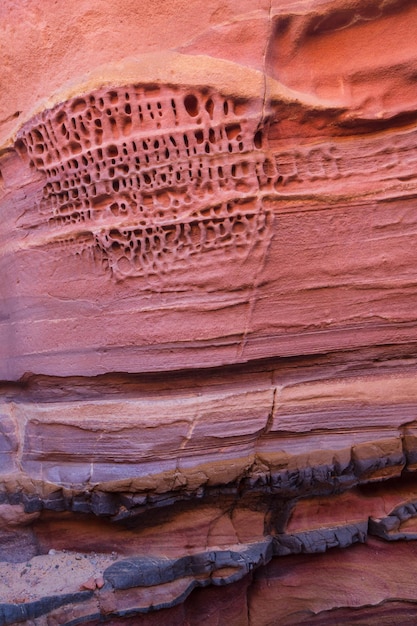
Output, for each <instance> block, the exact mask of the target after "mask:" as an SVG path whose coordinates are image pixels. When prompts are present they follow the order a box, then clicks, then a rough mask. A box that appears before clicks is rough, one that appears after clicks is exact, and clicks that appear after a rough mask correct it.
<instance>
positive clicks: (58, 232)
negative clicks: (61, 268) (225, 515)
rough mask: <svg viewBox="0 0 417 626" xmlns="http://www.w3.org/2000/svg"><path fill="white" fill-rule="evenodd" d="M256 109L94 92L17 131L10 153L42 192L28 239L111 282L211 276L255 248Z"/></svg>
mask: <svg viewBox="0 0 417 626" xmlns="http://www.w3.org/2000/svg"><path fill="white" fill-rule="evenodd" d="M261 112H262V103H261V102H260V101H259V102H258V101H257V100H254V101H249V100H242V99H240V100H239V101H237V102H236V103H234V102H233V100H232V99H230V98H229V99H228V98H226V97H224V96H223V95H222V94H220V93H217V92H211V93H208V90H207V89H206V90H205V91H204V92H203V91H199V90H197V89H194V90H193V91H191V90H189V92H188V93H187V94H186V95H185V96H184V90H183V89H180V88H174V87H168V86H156V85H151V86H147V85H142V86H141V85H134V86H124V87H123V88H115V87H113V88H111V89H104V88H102V89H100V90H97V91H95V92H92V93H90V94H89V95H87V96H82V97H76V98H74V99H73V100H70V101H67V102H64V103H62V104H60V105H58V106H56V107H55V108H54V109H52V110H47V111H44V112H43V113H41V114H40V115H38V116H37V117H36V118H34V119H33V120H32V121H30V122H29V123H27V124H26V125H25V126H24V127H23V128H22V130H21V132H20V134H19V137H18V140H17V141H18V143H19V145H20V146H21V149H24V150H26V151H27V153H28V156H29V158H30V159H31V160H32V162H33V164H34V167H35V168H36V169H37V170H38V171H39V172H42V174H43V175H44V178H45V184H44V187H43V191H42V197H41V199H40V201H39V204H38V206H37V207H36V211H37V213H38V215H40V218H41V219H40V220H39V219H37V222H36V224H35V225H34V226H33V227H34V228H43V229H44V230H45V229H46V230H47V232H48V233H50V235H51V239H53V241H54V242H55V243H56V242H59V241H62V242H65V245H69V246H70V247H71V245H72V248H73V251H74V253H75V254H78V255H80V256H83V257H84V256H85V255H84V252H85V246H86V245H87V246H88V248H89V250H90V252H91V255H92V257H93V258H94V259H95V261H96V262H97V263H98V264H99V266H100V267H104V268H105V269H106V270H107V271H110V272H111V274H112V276H113V277H115V278H116V279H118V280H120V279H125V278H128V277H131V278H134V277H145V278H146V277H149V276H150V275H156V276H162V275H165V274H170V273H172V272H175V271H177V270H180V271H184V270H187V269H188V268H191V269H192V267H193V266H195V267H196V268H198V269H199V270H201V268H202V267H203V266H207V267H211V268H212V270H213V271H216V272H221V271H222V266H221V265H220V264H219V262H218V261H219V258H221V257H226V258H228V259H230V258H235V259H236V261H239V260H241V259H242V258H244V257H245V255H246V256H248V255H249V253H250V254H251V257H252V256H253V255H254V254H256V251H258V252H260V254H262V249H263V248H264V247H265V245H266V241H267V237H268V235H267V233H268V228H269V225H270V223H271V215H270V213H269V211H267V210H265V209H264V207H263V204H262V198H261V196H260V193H259V192H260V190H261V188H262V185H264V184H265V183H267V182H268V181H267V177H266V176H265V168H264V167H263V163H264V160H265V156H264V154H263V153H262V152H261V151H260V150H259V148H260V147H261V143H262V139H261V135H260V131H259V130H258V125H259V120H260V115H261Z"/></svg>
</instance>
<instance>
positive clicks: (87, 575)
mask: <svg viewBox="0 0 417 626" xmlns="http://www.w3.org/2000/svg"><path fill="white" fill-rule="evenodd" d="M116 559H117V555H116V554H115V553H112V554H97V553H95V552H90V553H79V552H69V551H64V550H62V551H61V550H50V552H49V553H48V554H42V555H39V556H35V557H33V558H32V559H30V561H27V562H24V563H5V562H2V563H0V602H16V603H22V602H33V601H34V600H39V599H41V598H44V597H45V596H53V595H59V594H63V593H74V592H77V591H80V589H83V588H84V589H85V587H83V585H84V583H85V582H86V581H88V580H93V581H94V580H98V581H99V583H100V584H99V585H96V586H100V585H101V580H102V575H103V572H104V570H105V569H106V568H107V567H108V566H109V565H111V564H112V563H114V561H115V560H116Z"/></svg>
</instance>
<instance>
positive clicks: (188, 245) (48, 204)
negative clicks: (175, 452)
mask: <svg viewBox="0 0 417 626" xmlns="http://www.w3.org/2000/svg"><path fill="white" fill-rule="evenodd" d="M365 4H366V3H362V4H361V3H357V8H356V9H352V10H351V9H340V8H337V7H334V6H332V5H330V4H329V5H328V4H326V3H321V4H319V5H318V6H317V9H316V10H312V11H311V13H307V14H305V13H304V12H303V13H301V14H299V12H298V10H296V9H295V8H294V7H293V6H288V7H286V6H283V5H279V6H277V7H274V6H272V8H271V12H270V14H268V13H266V11H265V7H262V6H260V7H259V9H258V10H257V11H256V12H255V14H252V13H250V14H245V13H244V11H243V8H242V9H240V10H241V11H242V13H241V14H240V15H239V16H235V17H233V16H232V15H231V14H229V15H228V18H227V20H226V22H227V26H226V25H225V24H223V25H221V26H218V27H216V28H213V27H208V28H207V29H206V30H205V31H204V34H201V35H199V36H197V37H196V38H195V41H194V43H188V44H187V45H186V46H185V45H184V42H183V33H182V32H178V31H177V33H176V38H177V46H176V49H177V50H178V51H179V52H172V51H170V52H168V51H165V52H164V51H162V52H159V53H158V54H156V53H152V54H150V53H149V52H147V53H146V55H145V56H142V57H141V56H140V54H139V53H138V54H137V55H136V57H137V59H136V60H133V59H130V60H128V61H125V62H124V63H123V62H121V61H120V62H119V65H114V64H113V65H111V64H110V63H109V59H107V65H106V66H103V67H100V68H99V69H97V70H96V69H95V68H96V67H97V65H99V63H98V61H97V63H95V64H94V65H93V68H91V71H90V77H89V79H88V80H86V79H85V78H81V77H79V76H80V72H81V66H80V62H77V59H75V60H74V67H73V70H72V74H71V81H72V82H71V84H69V83H68V84H67V85H66V86H64V87H62V81H61V83H60V84H57V85H56V86H55V93H54V92H52V93H51V92H46V93H45V94H44V95H47V96H49V95H50V93H51V97H50V99H49V101H47V103H46V105H45V103H44V104H43V105H42V104H41V103H40V102H37V101H36V97H35V96H34V95H32V96H31V98H29V96H28V98H29V102H28V103H27V104H26V107H25V110H24V111H21V113H19V116H18V117H16V118H13V115H11V119H12V121H13V123H14V128H15V132H14V134H11V135H10V136H9V138H8V145H9V146H10V147H9V148H7V149H6V151H5V152H4V154H3V159H2V161H3V165H2V177H3V185H2V196H3V198H2V215H3V221H2V234H1V238H2V239H1V240H2V241H3V242H4V247H3V254H2V257H1V264H2V265H1V266H2V268H3V269H2V273H3V275H4V276H6V279H5V281H4V284H3V292H4V296H3V299H4V305H3V309H4V311H3V321H2V323H1V328H0V332H1V333H2V345H4V347H5V357H6V358H5V359H4V360H3V363H2V376H3V377H4V378H8V379H15V378H19V377H20V376H21V375H22V374H24V372H26V371H33V372H39V373H46V374H51V375H57V374H58V375H72V374H82V375H95V374H99V373H104V372H107V371H112V370H116V371H130V372H139V371H152V370H166V369H181V368H185V367H187V368H189V367H194V368H195V367H200V366H204V367H207V366H217V365H222V364H224V363H235V362H244V361H247V360H251V359H254V358H264V357H273V356H275V355H277V354H279V355H298V354H310V353H317V352H323V351H328V350H340V349H343V348H347V347H349V348H351V347H361V346H366V345H369V344H371V345H372V344H385V343H391V342H407V341H412V340H414V339H415V331H414V328H415V326H414V321H415V315H414V309H415V307H414V306H413V304H412V303H413V301H414V299H415V295H416V294H415V290H414V287H413V284H412V283H411V284H410V267H412V264H413V259H414V256H415V249H416V246H415V240H414V227H413V224H414V221H413V185H414V183H413V180H414V175H415V167H416V165H415V159H414V157H413V152H414V150H415V142H416V133H415V129H414V126H413V124H412V111H411V109H412V106H413V102H414V101H413V95H412V84H413V83H412V82H410V78H409V73H410V71H411V69H410V67H411V66H412V62H413V58H414V57H413V54H414V53H413V52H412V50H411V48H410V50H409V49H408V48H407V46H408V47H410V46H411V47H412V44H411V43H410V44H407V46H405V48H404V47H403V45H402V44H403V43H404V42H403V38H401V37H400V32H401V33H403V32H404V29H403V27H404V24H407V25H408V28H407V29H406V30H405V35H404V37H405V38H407V37H408V33H409V32H410V33H411V31H410V28H411V25H412V24H413V23H414V22H413V20H414V16H415V14H416V12H415V9H414V8H413V6H412V5H408V4H404V6H402V5H401V6H391V5H390V6H388V5H385V4H384V3H382V4H381V3H380V4H381V6H379V5H377V4H376V3H375V6H373V8H372V10H371V9H370V7H369V6H368V4H369V3H368V4H367V5H366V6H365ZM235 9H236V7H235ZM108 10H109V9H108ZM128 10H130V9H128ZM132 10H133V9H132ZM45 11H46V9H45ZM225 11H226V9H225ZM16 12H18V9H17V8H15V9H13V10H12V9H10V14H9V19H13V15H14V14H15V13H16ZM190 19H191V17H190ZM174 23H175V22H174ZM249 24H253V25H254V28H253V33H252V37H251V38H250V42H251V46H252V47H251V46H250V47H249V48H250V50H251V52H250V54H249V52H248V55H249V56H248V57H243V59H241V57H240V55H239V50H238V49H237V47H236V45H234V44H233V41H236V40H238V41H241V37H243V34H244V33H245V32H246V34H247V31H248V28H249V26H248V25H249ZM245 25H246V26H245ZM268 25H269V26H268ZM245 27H246V31H245ZM19 28H20V29H22V32H25V29H27V28H29V26H28V23H27V22H26V21H23V22H22V24H20V25H19ZM77 28H84V27H83V26H82V24H81V23H80V24H78V22H77ZM89 32H90V35H91V36H93V38H96V39H97V45H99V42H100V41H101V37H102V36H103V32H102V30H101V29H98V30H97V32H96V31H95V30H94V28H92V26H91V24H90V25H89ZM233 33H235V40H234V39H233V36H232V34H233ZM297 33H300V34H297ZM382 33H389V43H390V44H391V46H392V50H393V52H392V54H390V56H389V58H386V56H384V54H383V51H382V50H381V54H379V55H378V54H377V55H371V53H370V50H368V48H365V52H364V54H365V53H366V55H367V56H365V57H364V56H363V55H362V56H360V55H358V54H357V53H356V52H355V54H353V55H348V54H347V46H348V42H349V41H352V48H353V49H354V50H358V49H359V45H358V44H355V42H357V41H364V40H366V41H367V38H368V39H369V40H370V41H371V42H372V41H374V40H375V41H379V40H380V39H381V36H382ZM172 36H174V35H172ZM410 37H411V35H410ZM230 38H231V44H230V46H229V45H228V43H227V42H228V41H229V39H230ZM349 38H352V39H351V40H350V39H349ZM387 38H388V34H387ZM200 40H201V46H202V47H201V48H199V45H200V43H199V42H200ZM51 41H52V35H51ZM407 41H408V40H407ZM260 42H261V43H262V46H261V45H260ZM387 43H388V40H387ZM400 44H401V45H400ZM84 45H85V46H87V42H84V43H82V44H81V47H83V46H84ZM90 45H91V44H90ZM124 46H125V47H126V54H127V53H128V52H129V53H130V51H129V39H128V38H127V39H126V41H125V42H124ZM171 47H175V46H171ZM339 47H340V49H341V50H343V51H344V52H343V54H341V53H339V52H338V53H337V55H336V56H334V60H333V62H332V63H331V64H328V68H327V65H326V67H324V66H323V62H322V61H320V59H328V58H330V57H331V54H333V53H330V50H333V51H335V50H337V51H339ZM385 47H386V48H387V46H385ZM151 48H152V46H151ZM59 49H60V48H59ZM373 49H374V48H372V50H373ZM390 49H391V48H390ZM265 50H266V56H265ZM197 52H198V53H199V54H197ZM202 52H203V53H204V55H203V56H202V55H201V53H202ZM261 53H262V54H261ZM361 54H362V53H361ZM320 55H321V56H320ZM119 56H120V50H119V51H118V54H117V55H116V56H115V57H114V60H115V61H119ZM299 59H303V62H302V63H300V61H299ZM99 60H100V61H101V60H104V59H99ZM243 60H244V62H243ZM39 62H40V63H41V61H39ZM83 63H85V60H84V61H83ZM320 63H321V65H320ZM361 63H362V64H363V65H362V66H361V67H362V68H363V70H362V71H363V76H359V74H358V72H359V70H358V67H359V66H360V64H361ZM396 64H397V65H398V64H401V68H402V69H401V72H400V73H399V74H397V73H396V76H397V79H396V80H398V81H402V83H401V84H402V87H401V88H400V87H398V88H397V87H394V86H393V85H391V84H387V83H386V81H385V79H384V80H382V79H381V80H379V82H378V83H377V85H378V89H379V90H380V91H381V92H382V95H380V94H378V93H377V91H376V90H375V87H374V81H375V80H376V79H375V77H376V76H379V75H381V74H382V75H383V76H385V75H388V74H389V75H391V74H392V72H390V70H389V68H390V67H394V66H395V67H396V66H397V65H396ZM326 68H327V69H326ZM19 71H20V72H22V71H23V68H20V67H19ZM54 71H55V70H54V69H51V72H50V74H51V75H50V77H49V78H48V79H45V80H47V81H49V82H50V81H52V78H53V76H54ZM68 71H69V70H67V72H68ZM407 72H408V73H407ZM358 76H359V77H358ZM337 77H340V79H339V78H337ZM338 80H340V81H342V82H341V86H340V87H339V86H337V89H336V88H334V86H332V85H333V84H334V83H335V82H336V83H337V81H338ZM77 81H78V83H77ZM323 85H329V88H328V89H329V92H327V91H326V89H325V88H324V87H323ZM405 85H408V90H406V89H405ZM323 89H324V91H323ZM394 90H395V94H396V96H395V107H394V106H393V104H392V103H391V100H389V99H388V100H387V98H388V94H389V93H393V91H394ZM370 93H372V94H374V95H373V100H372V102H373V104H372V105H371V104H370V95H369V94H370ZM385 95H386V96H387V97H386V98H385ZM16 97H20V96H16ZM38 100H39V98H38ZM7 102H8V101H7V100H6V108H7ZM19 106H20V105H19ZM22 106H23V105H22ZM34 111H35V112H36V111H38V112H37V113H36V114H35V115H34V114H33V112H34ZM4 117H5V118H6V119H7V120H8V122H7V124H5V126H4V128H5V129H6V128H8V127H9V126H10V124H11V121H10V115H9V114H8V111H5V112H4ZM390 125H391V126H392V131H391V132H389V133H387V130H386V129H387V126H390ZM3 132H5V131H3ZM365 172H366V176H364V173H365ZM23 184H24V192H23V191H22V189H23V187H22V185H23ZM399 233H401V235H400V236H401V237H406V241H404V242H403V243H402V245H398V244H399ZM6 243H7V245H6ZM11 267H13V271H10V269H9V268H11ZM34 268H36V280H34V278H33V276H34ZM98 319H99V320H100V323H99V324H98V323H97V320H98ZM116 320H117V321H116ZM29 328H30V332H29Z"/></svg>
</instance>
